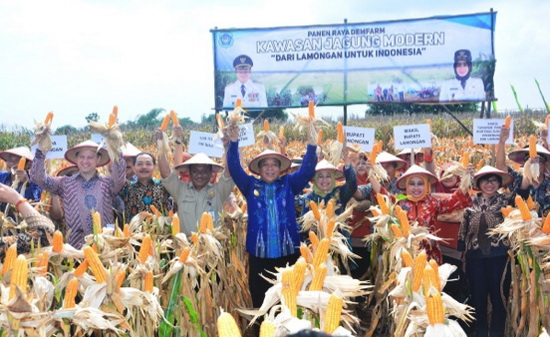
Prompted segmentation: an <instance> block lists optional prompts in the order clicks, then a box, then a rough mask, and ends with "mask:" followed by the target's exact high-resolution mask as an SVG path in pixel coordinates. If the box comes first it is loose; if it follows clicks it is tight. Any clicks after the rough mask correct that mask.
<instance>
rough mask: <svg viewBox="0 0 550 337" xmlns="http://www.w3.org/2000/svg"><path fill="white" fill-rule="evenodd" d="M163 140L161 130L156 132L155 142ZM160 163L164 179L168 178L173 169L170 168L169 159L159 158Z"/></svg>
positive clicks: (161, 174)
mask: <svg viewBox="0 0 550 337" xmlns="http://www.w3.org/2000/svg"><path fill="white" fill-rule="evenodd" d="M158 140H162V130H161V129H160V128H159V129H157V130H156V131H155V141H158ZM158 162H159V172H160V176H161V177H162V179H166V178H168V176H169V175H170V173H171V172H172V169H171V168H170V163H169V162H168V158H166V156H158Z"/></svg>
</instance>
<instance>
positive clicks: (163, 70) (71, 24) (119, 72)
mask: <svg viewBox="0 0 550 337" xmlns="http://www.w3.org/2000/svg"><path fill="white" fill-rule="evenodd" d="M237 4H238V6H237ZM491 8H493V10H494V11H496V12H497V13H498V14H497V19H496V31H495V55H496V59H497V63H496V71H495V77H494V80H495V95H496V97H497V98H498V110H499V111H500V112H503V111H506V110H511V109H514V110H515V109H517V105H516V102H515V100H514V97H513V94H512V91H511V89H510V85H511V84H512V85H514V86H515V88H516V90H517V93H518V98H519V101H520V103H521V105H522V106H524V107H530V108H543V107H544V104H543V101H542V99H541V96H540V94H539V93H538V89H537V87H536V84H535V78H536V79H538V81H539V83H540V84H541V88H542V91H543V93H544V94H545V96H546V97H547V98H548V99H550V48H549V47H548V44H549V35H550V20H549V19H548V15H547V14H548V13H550V1H546V0H524V1H517V0H514V1H512V0H498V1H496V0H493V1H488V0H487V1H485V0H477V1H472V0H462V1H447V0H438V1H431V0H430V1H428V0H420V1H402V0H399V1H397V0H386V1H372V0H343V1H334V0H300V1H296V0H279V1H276V2H273V1H252V0H240V1H238V2H235V1H224V0H202V1H194V0H191V1H181V0H174V1H163V0H158V1H142V0H120V1H108V0H95V1H92V0H48V1H42V0H25V1H20V0H1V1H0V118H1V119H0V126H4V128H11V127H17V126H23V127H26V128H32V127H33V126H34V121H35V120H42V119H44V117H45V116H46V114H47V113H48V111H53V112H54V113H55V117H54V124H53V127H54V128H57V127H59V126H63V125H72V126H75V127H78V128H80V127H83V126H85V125H86V121H85V117H86V116H88V115H89V114H90V113H92V112H96V113H97V114H98V115H99V116H100V120H102V121H106V120H107V119H108V115H109V113H110V112H111V111H112V109H113V106H114V105H117V106H118V107H119V119H120V121H121V122H125V121H127V120H135V119H136V118H137V117H138V116H139V115H143V114H146V113H147V112H149V111H150V110H151V109H155V108H164V109H166V110H167V111H170V110H175V111H176V113H177V114H178V116H179V117H181V118H182V117H189V118H191V119H192V120H193V121H196V122H199V121H200V120H201V116H202V115H205V114H206V115H208V114H211V113H213V112H214V111H213V106H214V66H213V56H212V35H211V32H210V30H211V29H214V28H220V29H222V28H252V27H277V26H302V25H313V24H339V23H343V22H344V20H345V19H347V20H348V22H349V23H356V22H357V23H358V22H373V21H383V20H400V19H411V18H424V17H431V16H436V15H457V14H469V13H480V12H488V11H490V9H491ZM365 109H366V105H363V104H361V105H354V106H350V107H349V108H348V115H362V114H363V112H364V111H365ZM316 111H318V112H319V113H320V114H322V115H325V116H328V115H331V116H333V117H334V119H336V118H337V117H339V116H342V108H341V107H324V108H323V107H320V108H318V109H317V110H316Z"/></svg>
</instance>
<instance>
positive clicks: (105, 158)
mask: <svg viewBox="0 0 550 337" xmlns="http://www.w3.org/2000/svg"><path fill="white" fill-rule="evenodd" d="M84 149H88V150H93V151H96V152H99V153H100V154H101V157H100V158H101V159H100V160H99V162H98V163H97V167H100V166H103V165H105V164H107V163H108V162H109V161H110V159H109V153H108V152H107V150H106V149H105V148H103V147H99V145H98V144H97V143H96V142H94V141H93V140H86V141H83V142H82V143H80V144H78V145H75V146H73V147H71V148H70V149H68V150H67V152H65V159H67V160H68V161H70V162H71V163H73V164H76V156H77V154H78V152H79V151H80V150H84Z"/></svg>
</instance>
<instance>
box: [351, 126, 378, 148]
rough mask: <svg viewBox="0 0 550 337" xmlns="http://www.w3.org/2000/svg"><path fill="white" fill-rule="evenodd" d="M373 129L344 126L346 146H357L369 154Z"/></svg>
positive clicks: (372, 140)
mask: <svg viewBox="0 0 550 337" xmlns="http://www.w3.org/2000/svg"><path fill="white" fill-rule="evenodd" d="M374 131H375V130H374V129H373V128H359V127H356V126H344V132H345V133H346V142H347V143H348V144H358V145H359V146H360V147H361V150H363V151H365V152H371V151H372V146H373V144H374Z"/></svg>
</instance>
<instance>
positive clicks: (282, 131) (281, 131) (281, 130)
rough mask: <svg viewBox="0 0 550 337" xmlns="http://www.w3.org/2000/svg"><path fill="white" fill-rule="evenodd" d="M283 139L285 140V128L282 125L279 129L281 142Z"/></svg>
mask: <svg viewBox="0 0 550 337" xmlns="http://www.w3.org/2000/svg"><path fill="white" fill-rule="evenodd" d="M283 139H285V127H284V126H282V125H281V126H280V127H279V140H280V141H282V140H283Z"/></svg>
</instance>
